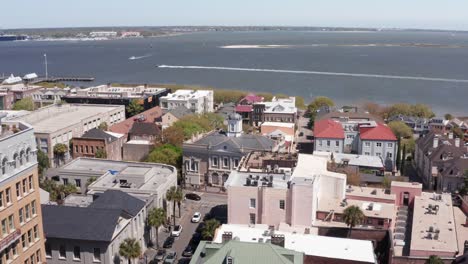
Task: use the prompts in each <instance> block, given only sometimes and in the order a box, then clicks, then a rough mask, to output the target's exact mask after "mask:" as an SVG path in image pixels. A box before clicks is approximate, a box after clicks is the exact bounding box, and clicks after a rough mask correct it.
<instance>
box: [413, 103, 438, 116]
mask: <svg viewBox="0 0 468 264" xmlns="http://www.w3.org/2000/svg"><path fill="white" fill-rule="evenodd" d="M411 115H412V116H416V117H422V118H431V117H434V116H435V114H434V112H432V109H431V108H430V107H429V106H427V105H425V104H415V105H411Z"/></svg>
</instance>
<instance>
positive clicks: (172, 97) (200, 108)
mask: <svg viewBox="0 0 468 264" xmlns="http://www.w3.org/2000/svg"><path fill="white" fill-rule="evenodd" d="M160 100H161V109H163V110H173V109H176V108H178V107H180V106H185V107H186V108H187V109H190V110H191V111H192V112H193V113H196V114H202V113H209V112H213V111H214V108H213V91H211V90H177V91H175V92H174V93H171V94H168V95H166V96H163V97H161V99H160Z"/></svg>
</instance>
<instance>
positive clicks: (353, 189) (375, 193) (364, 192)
mask: <svg viewBox="0 0 468 264" xmlns="http://www.w3.org/2000/svg"><path fill="white" fill-rule="evenodd" d="M346 195H352V196H358V197H365V198H377V199H385V200H388V202H389V203H395V199H396V195H395V194H392V193H388V192H386V190H385V189H379V188H372V187H361V186H353V185H349V186H348V187H347V188H346Z"/></svg>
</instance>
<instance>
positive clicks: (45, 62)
mask: <svg viewBox="0 0 468 264" xmlns="http://www.w3.org/2000/svg"><path fill="white" fill-rule="evenodd" d="M44 64H45V77H46V79H49V72H48V71H47V54H46V53H44Z"/></svg>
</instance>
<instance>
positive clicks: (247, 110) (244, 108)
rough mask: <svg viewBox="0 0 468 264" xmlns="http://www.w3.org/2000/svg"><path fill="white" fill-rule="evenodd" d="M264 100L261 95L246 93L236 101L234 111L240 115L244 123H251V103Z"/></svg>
mask: <svg viewBox="0 0 468 264" xmlns="http://www.w3.org/2000/svg"><path fill="white" fill-rule="evenodd" d="M263 100H265V98H264V97H263V96H258V95H255V94H252V93H250V94H248V95H246V96H245V97H244V98H242V99H240V100H239V102H237V105H236V108H235V111H236V113H238V114H239V115H241V116H242V119H243V120H244V123H247V124H252V114H253V104H255V103H261V102H263Z"/></svg>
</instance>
